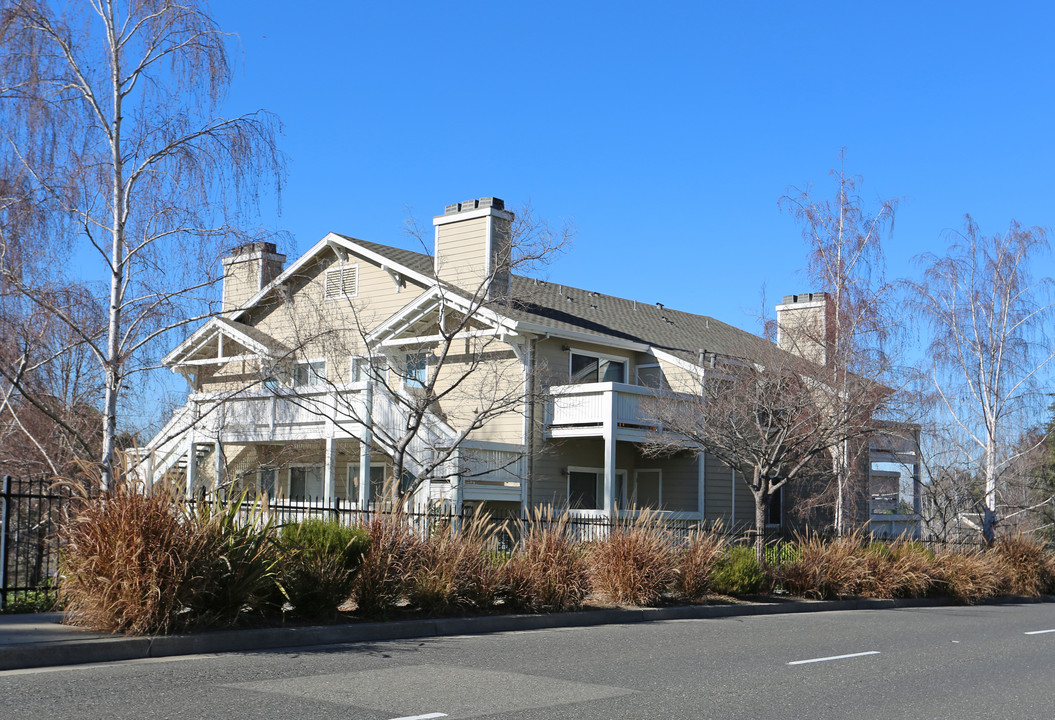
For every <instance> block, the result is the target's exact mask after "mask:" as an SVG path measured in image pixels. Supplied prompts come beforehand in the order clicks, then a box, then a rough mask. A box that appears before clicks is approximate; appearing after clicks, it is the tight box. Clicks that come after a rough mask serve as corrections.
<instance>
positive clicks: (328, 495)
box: [322, 435, 337, 509]
mask: <svg viewBox="0 0 1055 720" xmlns="http://www.w3.org/2000/svg"><path fill="white" fill-rule="evenodd" d="M336 475H337V441H336V440H334V439H333V436H332V435H331V436H330V437H328V438H326V461H325V464H324V466H323V486H322V501H323V503H324V505H325V506H326V508H327V509H329V508H331V507H333V498H334V497H336V493H335V492H334V491H335V488H334V479H335V478H336Z"/></svg>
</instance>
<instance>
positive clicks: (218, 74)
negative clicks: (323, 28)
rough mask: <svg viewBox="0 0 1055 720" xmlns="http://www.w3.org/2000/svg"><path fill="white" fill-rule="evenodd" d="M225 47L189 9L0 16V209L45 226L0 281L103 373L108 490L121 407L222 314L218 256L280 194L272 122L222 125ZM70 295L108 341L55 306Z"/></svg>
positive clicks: (15, 2) (5, 9)
mask: <svg viewBox="0 0 1055 720" xmlns="http://www.w3.org/2000/svg"><path fill="white" fill-rule="evenodd" d="M228 40H229V38H228V36H227V35H225V34H224V33H223V32H222V31H221V30H220V29H219V28H218V27H217V26H216V24H215V23H214V22H213V20H212V19H211V18H210V17H209V15H208V13H207V10H206V8H205V5H204V3H202V2H198V1H197V0H123V1H122V0H85V1H84V2H79V3H60V2H52V3H49V2H44V1H36V0H6V1H4V2H3V3H2V4H0V128H2V129H0V156H2V158H3V162H0V166H2V167H4V168H8V169H10V170H13V171H14V172H17V176H18V178H19V180H20V182H19V183H17V184H14V185H8V186H7V187H8V188H9V190H10V189H11V188H14V192H13V193H10V194H11V195H12V196H11V197H8V198H6V200H5V202H4V203H3V206H4V207H15V206H16V205H17V206H18V207H22V206H28V207H32V208H33V209H34V211H35V212H37V213H39V214H40V216H41V217H42V218H43V220H42V221H41V223H40V224H39V225H38V227H37V229H38V232H37V233H35V234H34V235H33V236H31V237H23V238H21V243H22V249H23V252H26V253H33V254H34V255H35V256H36V257H37V258H38V259H39V260H43V262H38V263H36V265H35V270H34V271H33V272H18V271H16V270H15V268H12V267H10V266H9V265H7V264H5V265H3V266H2V267H0V271H2V272H3V273H4V280H5V283H6V291H8V292H17V293H20V294H21V295H22V296H23V297H24V298H26V299H28V300H30V301H31V302H33V303H35V304H36V306H37V308H38V309H39V310H40V311H42V312H45V313H47V314H48V315H49V316H51V317H52V318H54V319H55V320H57V321H58V322H60V323H62V324H63V325H64V326H65V328H66V330H67V331H68V332H69V333H70V334H71V335H72V336H74V337H75V338H76V340H75V342H76V344H79V345H82V346H83V347H85V348H87V349H88V350H89V352H90V353H91V354H92V356H93V357H94V359H95V362H96V363H97V364H98V366H99V367H100V368H101V369H102V373H103V375H104V392H103V398H102V399H101V403H100V406H101V413H102V424H103V429H102V450H101V456H100V458H99V460H101V463H102V466H103V470H104V472H103V477H104V480H108V479H109V478H110V476H111V471H112V467H111V465H112V462H113V458H114V441H115V438H116V436H117V433H118V429H119V427H120V421H119V413H120V412H121V397H122V393H123V392H124V391H125V390H126V389H127V388H128V385H129V383H130V382H131V380H132V379H133V377H134V376H135V374H136V373H139V372H142V371H145V370H149V369H152V368H153V367H155V366H156V360H155V356H156V354H157V353H156V351H157V350H160V349H162V348H163V347H164V346H165V345H166V344H168V342H169V341H168V337H167V336H168V334H169V332H170V331H171V330H173V329H175V328H177V327H180V326H181V325H183V324H185V323H187V322H196V321H199V320H200V319H202V318H204V317H207V316H208V315H209V314H210V313H212V312H214V311H215V310H216V309H218V308H217V307H216V306H215V305H214V304H212V303H210V302H209V300H210V298H211V297H212V296H213V295H214V294H215V293H213V292H212V286H213V284H214V283H216V282H217V281H218V279H219V278H218V276H217V274H216V268H217V267H219V262H218V260H219V257H220V255H221V247H222V246H227V247H230V246H233V245H238V244H241V243H242V242H245V241H246V240H247V239H248V238H249V237H250V236H251V235H252V232H251V231H246V230H244V227H245V225H246V223H247V218H249V217H251V213H252V211H253V210H255V208H256V207H257V201H258V199H259V195H258V193H259V191H260V190H261V188H265V189H267V188H269V187H272V188H274V189H275V190H276V191H277V189H278V187H279V185H280V184H281V168H282V161H281V160H282V159H281V157H280V155H279V153H278V152H277V150H276V147H275V135H276V131H277V123H276V121H275V120H274V118H273V117H271V116H270V115H269V114H267V113H266V112H262V111H258V112H255V113H251V114H248V115H241V116H237V117H224V116H223V114H222V105H223V102H224V99H225V95H226V91H227V88H228V86H229V83H230V80H231V67H230V63H229V59H228V54H227V42H228ZM5 257H6V253H5ZM73 284H80V285H83V286H84V287H86V288H88V289H89V290H90V291H91V292H92V294H93V295H94V296H95V297H96V298H97V299H98V300H99V301H100V303H101V304H102V305H103V307H105V309H106V312H105V314H106V323H105V325H104V327H103V328H101V329H97V328H94V327H83V326H82V324H81V323H80V322H79V321H78V318H77V317H76V316H75V315H72V314H70V313H69V312H67V311H66V310H65V309H64V308H63V307H62V306H61V304H57V303H52V302H50V301H49V299H48V298H49V297H51V296H52V291H53V290H54V289H55V288H57V287H66V286H69V285H73Z"/></svg>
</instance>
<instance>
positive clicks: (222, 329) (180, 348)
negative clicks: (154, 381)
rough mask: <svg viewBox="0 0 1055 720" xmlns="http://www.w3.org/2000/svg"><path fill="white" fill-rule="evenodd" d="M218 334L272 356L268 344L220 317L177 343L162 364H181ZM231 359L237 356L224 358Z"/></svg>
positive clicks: (262, 354)
mask: <svg viewBox="0 0 1055 720" xmlns="http://www.w3.org/2000/svg"><path fill="white" fill-rule="evenodd" d="M216 335H226V336H228V337H230V338H231V339H233V340H235V341H236V342H238V344H240V345H243V346H245V347H246V348H248V349H249V350H252V351H253V352H254V353H256V354H257V355H259V356H263V357H271V354H272V351H271V349H270V348H268V347H267V346H266V345H263V344H262V343H259V342H257V341H256V340H254V339H253V338H251V337H249V336H248V335H247V334H245V333H244V332H242V331H241V330H239V329H238V328H236V327H233V326H232V325H231V324H230V323H229V322H225V321H224V320H222V319H220V318H212V319H211V320H209V322H207V323H205V324H204V325H202V326H201V327H200V328H198V329H197V330H196V331H195V332H194V333H193V334H192V335H191V336H190V337H189V338H187V339H186V340H184V341H183V342H181V343H180V344H179V345H177V346H176V348H175V349H174V350H172V352H170V353H169V354H168V355H166V356H165V357H164V358H163V359H162V360H161V364H162V365H166V366H170V367H171V366H173V365H179V364H180V358H183V357H186V356H188V355H192V354H193V353H194V352H195V351H196V350H197V349H198V348H200V347H201V346H202V345H204V344H205V343H207V342H209V341H210V340H212V339H213V337H215V336H216ZM229 359H230V360H234V359H236V358H235V357H233V356H232V357H231V358H224V360H225V361H226V360H229ZM196 364H201V363H196Z"/></svg>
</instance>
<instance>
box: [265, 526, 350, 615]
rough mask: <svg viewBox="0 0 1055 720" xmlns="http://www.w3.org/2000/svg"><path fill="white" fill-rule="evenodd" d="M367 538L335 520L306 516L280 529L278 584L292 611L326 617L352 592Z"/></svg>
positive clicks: (333, 612) (332, 613) (335, 610)
mask: <svg viewBox="0 0 1055 720" xmlns="http://www.w3.org/2000/svg"><path fill="white" fill-rule="evenodd" d="M369 544H370V537H369V535H367V533H366V531H365V530H361V529H358V528H350V527H345V526H343V525H341V524H340V523H339V522H337V521H336V520H320V519H318V518H309V519H307V520H304V521H302V522H299V523H294V524H290V525H285V526H283V527H282V529H281V530H280V531H279V546H280V547H281V552H282V555H281V575H280V577H281V584H282V587H283V589H284V590H285V591H286V595H287V597H288V598H289V602H290V604H291V605H293V611H294V612H295V613H297V614H298V615H301V616H303V617H311V618H317V617H328V616H333V615H334V614H336V612H337V608H338V607H339V606H340V605H341V603H343V602H344V601H345V600H347V599H348V597H349V596H350V595H351V593H352V586H353V584H354V582H355V573H356V571H357V570H358V569H359V566H360V565H361V564H362V562H363V555H364V553H365V552H366V549H367V548H368V547H369Z"/></svg>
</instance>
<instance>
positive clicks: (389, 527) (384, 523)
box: [352, 511, 421, 618]
mask: <svg viewBox="0 0 1055 720" xmlns="http://www.w3.org/2000/svg"><path fill="white" fill-rule="evenodd" d="M364 529H365V530H366V534H367V535H368V536H369V537H370V547H369V549H368V550H367V552H366V555H364V556H363V564H362V565H361V566H360V568H359V574H358V576H357V577H356V580H355V583H354V584H353V586H352V598H353V599H354V600H355V603H356V606H357V610H358V612H359V614H361V615H363V616H364V617H369V618H383V617H386V616H387V615H388V614H389V613H391V612H392V611H393V610H394V609H395V608H396V607H397V606H398V605H399V604H400V602H402V601H403V600H404V599H405V597H406V593H407V576H408V574H409V572H410V571H411V569H412V568H414V567H418V566H420V560H419V559H418V558H419V557H420V555H421V541H420V540H418V538H417V537H415V536H414V534H413V533H412V532H411V529H410V526H409V524H408V523H407V521H406V517H405V516H404V514H403V513H402V512H399V511H396V512H394V513H378V514H377V515H375V516H374V517H373V518H372V519H371V520H370V522H369V523H367V525H366V527H365V528H364Z"/></svg>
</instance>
